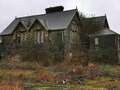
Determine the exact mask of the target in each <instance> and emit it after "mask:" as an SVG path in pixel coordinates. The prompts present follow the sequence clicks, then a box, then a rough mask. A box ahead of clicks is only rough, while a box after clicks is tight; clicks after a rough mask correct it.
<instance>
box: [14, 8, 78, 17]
mask: <svg viewBox="0 0 120 90" xmlns="http://www.w3.org/2000/svg"><path fill="white" fill-rule="evenodd" d="M74 10H77V9H71V10H65V11H62V12H69V11H74ZM55 13H61V12H53V13H47V14H38V15H30V16H23V17H17V18H16V19H23V18H31V17H37V16H43V15H49V14H55Z"/></svg>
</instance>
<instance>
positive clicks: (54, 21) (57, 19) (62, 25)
mask: <svg viewBox="0 0 120 90" xmlns="http://www.w3.org/2000/svg"><path fill="white" fill-rule="evenodd" d="M76 12H77V10H76V9H73V10H68V11H63V12H55V13H47V14H42V15H34V16H27V17H20V18H16V19H15V20H14V21H13V22H12V23H11V24H10V25H9V26H8V27H7V28H6V29H5V30H4V31H3V32H2V33H1V35H8V34H12V32H13V31H14V29H15V27H16V26H17V24H18V23H19V22H21V23H22V24H23V25H24V26H25V27H26V29H29V27H30V26H31V25H32V24H33V23H34V21H35V20H38V21H40V22H41V24H42V25H43V26H44V27H45V28H46V29H47V30H61V29H66V28H67V27H68V25H69V24H70V22H71V20H72V19H73V17H74V15H75V14H76Z"/></svg>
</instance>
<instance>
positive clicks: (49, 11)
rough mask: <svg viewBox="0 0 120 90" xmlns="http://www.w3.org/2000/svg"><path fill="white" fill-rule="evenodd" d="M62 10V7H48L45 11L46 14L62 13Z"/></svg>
mask: <svg viewBox="0 0 120 90" xmlns="http://www.w3.org/2000/svg"><path fill="white" fill-rule="evenodd" d="M63 10H64V7H63V6H56V7H50V8H46V9H45V11H46V13H54V12H62V11H63Z"/></svg>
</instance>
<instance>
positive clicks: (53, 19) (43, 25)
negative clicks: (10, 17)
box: [1, 6, 80, 59]
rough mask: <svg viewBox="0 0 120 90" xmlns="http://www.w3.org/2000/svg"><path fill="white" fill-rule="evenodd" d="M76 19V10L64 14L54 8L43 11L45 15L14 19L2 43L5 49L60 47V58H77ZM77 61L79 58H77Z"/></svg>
mask: <svg viewBox="0 0 120 90" xmlns="http://www.w3.org/2000/svg"><path fill="white" fill-rule="evenodd" d="M79 33H80V19H79V13H78V11H77V9H74V10H68V11H64V7H62V6H57V7H51V8H47V9H46V14H42V15H35V16H27V17H20V18H16V19H15V20H14V21H13V22H12V23H11V24H10V25H9V26H8V27H7V28H6V29H5V30H4V31H3V32H2V33H1V37H2V43H3V45H4V46H6V47H8V46H9V47H13V46H16V45H21V44H23V43H24V42H26V41H32V42H34V43H37V44H46V43H47V44H48V45H50V46H51V47H53V48H54V47H55V45H56V43H57V42H59V43H61V44H62V45H63V46H62V47H63V48H62V49H60V51H59V52H63V53H62V54H63V56H64V58H66V57H69V56H70V57H74V56H75V57H78V56H77V55H76V52H77V54H78V52H80V49H79V47H80V34H79ZM78 59H79V58H78Z"/></svg>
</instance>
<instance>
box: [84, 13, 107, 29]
mask: <svg viewBox="0 0 120 90" xmlns="http://www.w3.org/2000/svg"><path fill="white" fill-rule="evenodd" d="M91 20H94V21H96V22H97V23H99V24H100V25H101V27H104V26H105V24H108V21H107V17H106V15H105V16H97V17H90V18H86V22H89V21H91ZM108 28H109V25H108Z"/></svg>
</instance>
